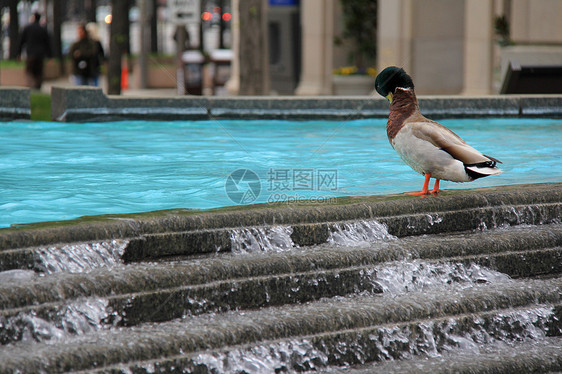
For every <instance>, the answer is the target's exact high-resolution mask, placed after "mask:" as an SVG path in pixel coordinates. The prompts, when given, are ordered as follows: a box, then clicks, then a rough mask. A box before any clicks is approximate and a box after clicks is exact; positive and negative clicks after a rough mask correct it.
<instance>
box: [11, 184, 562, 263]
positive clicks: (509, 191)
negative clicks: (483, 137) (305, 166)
mask: <svg viewBox="0 0 562 374" xmlns="http://www.w3.org/2000/svg"><path fill="white" fill-rule="evenodd" d="M561 204H562V183H546V184H531V185H514V186H502V187H494V188H482V189H475V190H451V191H443V192H442V193H440V195H439V197H438V198H426V199H420V198H418V197H412V196H407V195H384V196H365V197H341V198H337V199H336V201H335V204H333V205H325V204H324V205H323V204H313V203H309V204H306V203H303V204H258V205H252V206H243V207H227V208H223V209H220V210H209V211H198V210H182V209H174V210H170V211H163V212H152V213H146V214H132V215H122V216H119V215H108V216H98V217H85V218H83V219H78V220H74V221H64V222H50V223H49V222H47V223H40V224H36V225H22V226H16V227H13V228H9V229H1V230H0V252H1V251H4V250H8V249H16V248H26V247H36V246H48V245H52V244H57V243H75V242H85V241H110V240H113V239H126V238H138V237H141V236H144V235H150V234H156V233H170V232H172V233H179V232H182V233H183V232H191V231H197V230H213V229H224V228H229V227H230V228H241V227H252V226H262V225H290V226H298V225H301V224H309V223H323V222H341V221H357V220H369V219H375V220H377V221H379V222H382V223H387V222H386V221H384V220H383V218H385V217H389V219H388V225H389V231H390V233H391V234H393V235H396V236H406V235H412V234H416V233H418V234H427V233H436V232H443V230H441V229H439V230H438V229H437V227H443V228H444V227H449V228H451V229H452V230H453V231H463V230H472V229H475V228H484V227H485V228H494V227H499V226H501V225H504V224H511V225H514V224H532V225H538V224H545V223H551V222H559V221H560V217H561V216H562V210H561ZM440 212H441V213H444V212H448V214H447V217H442V219H441V220H440V219H439V217H441V216H439V217H438V216H436V214H437V215H439V213H440ZM408 217H410V218H408ZM449 218H450V219H449ZM436 221H441V222H436ZM403 223H406V224H405V225H403ZM417 223H419V224H420V225H421V226H419V227H418V226H417ZM435 223H439V225H435ZM203 237H204V236H203ZM301 237H303V240H302V242H298V243H297V244H299V245H310V244H318V241H317V239H314V238H312V239H310V240H311V241H312V242H305V239H304V235H303V234H301ZM320 239H321V238H319V239H318V240H320ZM214 244H217V243H213V245H212V247H211V248H210V249H207V250H210V251H211V252H213V251H215V250H216V246H215V245H214ZM198 246H200V245H198ZM203 247H204V246H203ZM195 250H196V251H202V250H203V249H201V248H199V249H198V248H197V246H195ZM183 251H185V250H183ZM137 256H138V255H137Z"/></svg>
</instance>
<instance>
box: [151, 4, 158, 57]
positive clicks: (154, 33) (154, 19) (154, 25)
mask: <svg viewBox="0 0 562 374" xmlns="http://www.w3.org/2000/svg"><path fill="white" fill-rule="evenodd" d="M150 52H152V53H158V0H152V16H151V17H150Z"/></svg>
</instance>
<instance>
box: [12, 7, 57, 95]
mask: <svg viewBox="0 0 562 374" xmlns="http://www.w3.org/2000/svg"><path fill="white" fill-rule="evenodd" d="M40 21H41V14H39V13H35V14H33V16H32V17H31V23H30V24H28V25H27V26H25V27H24V28H23V30H22V33H21V36H20V40H19V43H18V51H17V56H18V59H19V58H21V54H22V52H23V50H24V48H25V54H26V57H25V73H26V77H27V83H28V86H29V87H31V88H33V89H36V90H39V89H41V85H42V84H43V65H44V60H45V58H46V57H47V58H50V57H52V51H51V43H50V40H49V33H48V32H47V29H46V28H45V27H43V26H41V23H40Z"/></svg>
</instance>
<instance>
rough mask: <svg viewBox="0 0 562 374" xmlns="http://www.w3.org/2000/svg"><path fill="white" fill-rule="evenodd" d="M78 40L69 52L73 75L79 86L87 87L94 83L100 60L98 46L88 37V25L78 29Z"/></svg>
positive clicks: (80, 26)
mask: <svg viewBox="0 0 562 374" xmlns="http://www.w3.org/2000/svg"><path fill="white" fill-rule="evenodd" d="M77 32H78V40H77V41H75V42H74V43H73V44H72V45H71V46H70V49H69V51H68V54H69V56H70V58H71V59H72V74H73V76H74V83H75V84H76V85H77V86H87V85H90V84H92V83H93V80H94V76H95V69H96V65H97V64H96V60H97V59H98V46H97V45H96V43H95V42H94V41H93V40H92V39H91V38H90V36H89V35H88V31H87V30H86V25H83V24H82V25H79V26H78V28H77Z"/></svg>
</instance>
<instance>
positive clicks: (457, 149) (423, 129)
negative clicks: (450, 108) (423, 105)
mask: <svg viewBox="0 0 562 374" xmlns="http://www.w3.org/2000/svg"><path fill="white" fill-rule="evenodd" d="M409 125H410V126H412V133H413V134H414V136H416V137H418V138H420V139H423V140H426V141H428V142H430V143H432V144H433V145H434V146H435V147H437V148H439V149H442V150H443V151H445V152H447V153H448V154H450V155H451V156H452V157H453V158H455V159H457V160H459V161H461V162H462V163H463V164H465V165H478V164H488V165H487V166H492V164H493V165H495V163H496V162H500V161H498V160H496V159H494V158H492V157H488V156H485V155H483V154H482V153H480V152H478V151H477V150H476V149H474V148H472V147H471V146H469V145H468V144H466V142H465V141H464V140H462V139H461V137H460V136H458V135H457V134H455V133H454V132H453V131H451V130H449V129H448V128H446V127H445V126H443V125H441V124H439V123H437V122H434V121H430V120H427V121H424V122H414V123H410V124H409Z"/></svg>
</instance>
